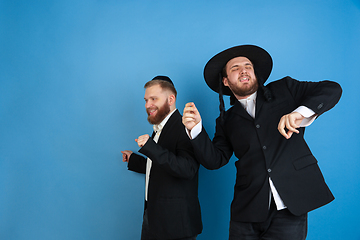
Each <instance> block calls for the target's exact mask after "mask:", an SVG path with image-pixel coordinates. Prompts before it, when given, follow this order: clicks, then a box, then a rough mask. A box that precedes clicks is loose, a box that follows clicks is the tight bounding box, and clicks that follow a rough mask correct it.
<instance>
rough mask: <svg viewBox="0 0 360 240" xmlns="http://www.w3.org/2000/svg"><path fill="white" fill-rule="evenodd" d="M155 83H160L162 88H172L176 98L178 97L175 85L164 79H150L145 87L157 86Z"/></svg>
mask: <svg viewBox="0 0 360 240" xmlns="http://www.w3.org/2000/svg"><path fill="white" fill-rule="evenodd" d="M155 85H160V87H161V88H162V89H167V90H170V91H171V92H172V93H173V94H174V95H175V98H176V96H177V91H176V89H175V87H174V85H172V84H171V83H169V82H167V81H164V80H159V79H155V80H151V81H148V82H147V83H145V86H144V88H145V89H147V88H149V87H152V86H155Z"/></svg>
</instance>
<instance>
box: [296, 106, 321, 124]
mask: <svg viewBox="0 0 360 240" xmlns="http://www.w3.org/2000/svg"><path fill="white" fill-rule="evenodd" d="M293 112H298V113H300V114H301V115H303V116H304V117H305V118H304V119H303V120H302V122H301V123H300V127H307V126H309V125H310V124H311V123H312V122H313V121H314V120H315V118H316V116H317V115H316V114H315V112H314V111H313V110H311V109H310V108H308V107H305V106H300V107H298V108H297V109H295V110H294V111H293Z"/></svg>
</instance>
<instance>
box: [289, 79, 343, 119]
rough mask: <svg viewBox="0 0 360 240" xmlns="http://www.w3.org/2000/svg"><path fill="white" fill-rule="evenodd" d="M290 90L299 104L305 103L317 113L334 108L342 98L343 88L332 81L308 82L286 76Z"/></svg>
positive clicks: (304, 104)
mask: <svg viewBox="0 0 360 240" xmlns="http://www.w3.org/2000/svg"><path fill="white" fill-rule="evenodd" d="M285 79H286V83H287V86H288V88H289V90H290V91H291V92H292V93H293V97H294V99H295V100H296V101H297V102H298V104H299V106H301V105H303V106H306V107H308V108H310V109H311V110H313V111H314V112H315V113H316V114H317V115H319V116H320V115H321V114H323V113H324V112H326V111H328V110H330V109H331V108H333V107H334V106H335V105H336V104H337V103H338V101H339V100H340V97H341V94H342V89H341V87H340V85H339V84H338V83H336V82H332V81H327V80H326V81H320V82H306V81H297V80H295V79H292V78H290V77H286V78H285Z"/></svg>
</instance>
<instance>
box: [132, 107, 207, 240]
mask: <svg viewBox="0 0 360 240" xmlns="http://www.w3.org/2000/svg"><path fill="white" fill-rule="evenodd" d="M153 136H154V134H153ZM139 152H140V153H142V154H144V155H145V156H147V157H149V158H150V159H151V160H152V167H151V171H150V180H149V188H148V201H147V213H148V219H149V228H150V231H151V233H152V234H153V235H154V236H155V237H157V238H158V239H177V238H184V237H191V236H195V235H197V234H199V233H201V231H202V222H201V213H200V204H199V200H198V170H199V163H198V162H197V161H196V160H195V159H194V153H193V148H192V146H191V143H190V139H189V137H188V136H187V135H186V132H185V128H184V125H183V124H182V119H181V115H180V113H179V111H178V110H176V111H175V112H174V113H173V114H172V115H171V117H170V118H169V120H168V121H167V123H166V124H165V126H164V127H163V129H162V131H161V134H160V138H159V140H158V143H155V142H154V141H153V139H152V138H150V139H149V140H148V141H147V143H146V144H145V145H144V146H143V147H142V148H141V149H140V150H139ZM128 168H129V170H132V171H135V172H139V173H145V171H146V158H144V157H142V156H140V155H138V154H132V155H131V157H130V160H129V164H128Z"/></svg>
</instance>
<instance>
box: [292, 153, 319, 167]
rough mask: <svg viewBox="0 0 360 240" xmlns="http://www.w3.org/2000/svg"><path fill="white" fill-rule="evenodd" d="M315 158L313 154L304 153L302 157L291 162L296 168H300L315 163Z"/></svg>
mask: <svg viewBox="0 0 360 240" xmlns="http://www.w3.org/2000/svg"><path fill="white" fill-rule="evenodd" d="M316 163H317V160H316V158H315V157H314V156H313V155H311V154H310V155H306V156H304V157H302V158H299V159H297V160H295V161H294V162H293V164H294V167H295V169H296V170H300V169H302V168H305V167H307V166H309V165H312V164H316Z"/></svg>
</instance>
